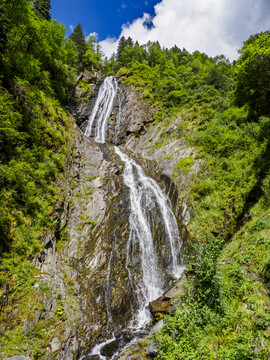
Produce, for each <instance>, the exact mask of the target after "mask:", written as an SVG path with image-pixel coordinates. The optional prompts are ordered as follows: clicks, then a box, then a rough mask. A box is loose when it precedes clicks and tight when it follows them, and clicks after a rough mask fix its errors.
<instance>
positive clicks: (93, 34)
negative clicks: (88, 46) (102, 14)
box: [86, 31, 98, 40]
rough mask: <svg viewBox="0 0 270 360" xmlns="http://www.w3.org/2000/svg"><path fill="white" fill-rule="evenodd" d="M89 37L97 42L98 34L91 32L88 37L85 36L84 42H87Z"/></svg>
mask: <svg viewBox="0 0 270 360" xmlns="http://www.w3.org/2000/svg"><path fill="white" fill-rule="evenodd" d="M90 36H94V38H95V39H96V40H98V33H97V32H95V31H94V32H91V33H90V34H89V35H88V36H86V40H88V39H89V37H90Z"/></svg>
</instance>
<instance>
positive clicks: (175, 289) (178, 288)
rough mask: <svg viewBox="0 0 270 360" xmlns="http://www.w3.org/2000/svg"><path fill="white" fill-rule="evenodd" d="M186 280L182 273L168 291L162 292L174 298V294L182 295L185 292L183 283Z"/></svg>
mask: <svg viewBox="0 0 270 360" xmlns="http://www.w3.org/2000/svg"><path fill="white" fill-rule="evenodd" d="M185 280H186V276H185V274H183V275H182V277H181V279H180V280H178V281H177V282H176V283H175V284H174V285H173V286H172V287H171V288H170V289H169V290H168V291H166V292H165V293H164V296H165V297H168V298H175V297H176V296H179V295H183V294H184V293H185V288H184V287H183V283H184V281H185Z"/></svg>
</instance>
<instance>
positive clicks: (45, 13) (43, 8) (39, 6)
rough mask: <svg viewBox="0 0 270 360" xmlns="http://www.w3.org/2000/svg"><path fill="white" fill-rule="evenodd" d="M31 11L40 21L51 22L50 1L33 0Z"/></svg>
mask: <svg viewBox="0 0 270 360" xmlns="http://www.w3.org/2000/svg"><path fill="white" fill-rule="evenodd" d="M33 9H34V11H35V13H36V14H37V16H38V17H40V18H41V19H45V20H51V14H50V10H51V0H35V1H34V6H33Z"/></svg>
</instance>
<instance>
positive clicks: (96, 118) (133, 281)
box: [82, 76, 184, 359]
mask: <svg viewBox="0 0 270 360" xmlns="http://www.w3.org/2000/svg"><path fill="white" fill-rule="evenodd" d="M117 91H118V85H117V81H116V79H115V78H114V77H112V76H111V77H108V78H106V79H105V80H104V83H103V84H102V86H101V87H100V90H99V93H98V97H97V100H96V103H95V105H94V109H93V111H92V114H91V116H90V118H89V121H88V124H87V127H86V130H85V135H86V136H88V137H91V136H94V139H95V141H97V142H100V143H104V142H105V139H106V123H107V120H108V118H109V116H110V114H111V112H112V108H113V103H114V99H115V97H116V94H117ZM122 100H123V96H122V93H121V92H120V93H119V110H118V114H117V119H116V126H115V134H114V139H113V142H114V143H117V139H118V135H119V132H120V117H121V107H122ZM93 131H94V132H95V133H94V135H93ZM115 153H116V154H117V155H118V156H119V157H120V159H121V161H122V162H123V163H124V165H125V168H124V173H123V180H124V184H125V185H126V186H127V187H128V189H129V198H130V216H129V239H128V241H127V245H126V269H127V272H128V275H129V282H130V288H131V289H132V290H133V291H134V293H135V297H136V303H137V306H136V311H134V316H133V319H132V321H131V323H130V325H129V328H130V329H132V330H139V329H141V328H143V327H144V326H145V325H146V324H147V323H149V321H150V320H151V316H150V311H149V310H148V309H147V306H148V304H149V302H151V301H153V300H155V299H157V298H158V297H159V296H161V295H162V293H163V292H164V291H165V290H167V288H168V279H169V278H171V277H172V276H173V277H174V278H179V277H180V276H181V274H182V272H183V269H184V267H183V266H182V265H181V261H182V258H181V240H180V236H179V230H178V225H177V221H176V218H175V216H174V214H173V211H172V208H171V204H170V201H169V199H168V197H167V196H166V195H165V194H164V193H163V192H162V190H161V188H160V187H159V185H158V184H157V183H156V182H155V181H154V180H153V179H151V178H150V177H148V176H146V175H145V174H144V172H143V169H142V167H141V166H139V165H138V164H137V163H136V162H135V161H134V160H133V159H131V158H129V157H128V156H127V155H126V154H124V153H123V152H122V151H121V150H120V149H119V148H118V147H117V146H115ZM155 217H156V219H155ZM158 221H160V224H159V227H160V228H161V230H160V231H162V241H163V245H164V246H163V248H165V250H164V249H160V248H159V247H160V244H159V243H158V241H157V240H156V239H155V236H154V234H153V233H154V231H155V229H156V226H157V223H158ZM159 238H160V236H159ZM164 257H166V258H167V263H165V264H164V262H163V260H164V259H163V258H164ZM112 260H113V249H112V251H111V254H110V257H109V261H108V268H107V276H106V283H105V287H104V288H105V291H106V295H105V303H106V312H107V319H108V322H110V323H112V316H111V311H110V293H109V292H110V273H111V264H112ZM134 264H136V269H135V265H134ZM113 341H116V338H115V336H114V333H113V334H112V338H111V339H109V340H107V341H105V342H103V343H101V344H98V345H96V346H95V347H94V348H93V349H92V351H91V353H90V354H91V355H99V357H100V358H101V359H105V357H103V356H102V355H101V351H102V348H103V347H104V346H105V345H107V344H110V343H111V342H113ZM115 356H117V353H115V355H114V356H113V358H115ZM83 358H84V357H82V359H83Z"/></svg>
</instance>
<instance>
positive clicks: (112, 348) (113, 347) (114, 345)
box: [100, 339, 120, 357]
mask: <svg viewBox="0 0 270 360" xmlns="http://www.w3.org/2000/svg"><path fill="white" fill-rule="evenodd" d="M119 343H120V339H116V340H113V341H111V342H110V343H108V344H106V345H104V346H103V348H102V349H101V351H100V353H101V355H103V356H108V357H112V356H113V355H114V354H115V353H116V351H117V350H118V348H119Z"/></svg>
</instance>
